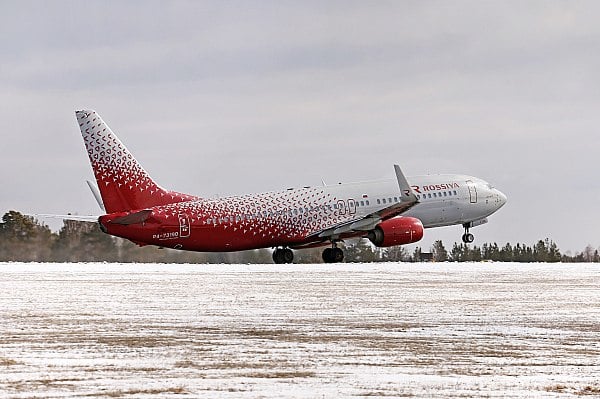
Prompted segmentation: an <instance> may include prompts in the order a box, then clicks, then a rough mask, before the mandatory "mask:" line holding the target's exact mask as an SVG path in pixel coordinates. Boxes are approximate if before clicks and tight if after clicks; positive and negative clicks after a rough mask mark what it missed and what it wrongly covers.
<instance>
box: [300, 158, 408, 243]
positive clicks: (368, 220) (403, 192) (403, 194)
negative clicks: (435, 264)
mask: <svg viewBox="0 0 600 399" xmlns="http://www.w3.org/2000/svg"><path fill="white" fill-rule="evenodd" d="M394 170H395V172H396V179H397V180H398V187H399V188H400V202H397V203H395V204H392V205H390V206H387V207H383V208H381V209H379V210H377V211H375V212H373V213H371V214H369V215H366V216H361V217H358V218H356V219H352V220H348V221H345V222H342V223H339V224H337V225H334V226H331V227H328V228H327V229H324V230H321V231H318V232H316V233H313V234H311V235H310V236H309V237H308V238H311V237H319V238H328V237H332V236H338V235H340V234H344V233H349V232H353V231H369V230H373V229H374V228H375V226H377V224H379V223H380V222H382V221H383V220H386V219H390V218H393V217H395V216H398V215H401V214H402V213H404V212H406V211H408V210H409V209H410V208H412V207H413V206H415V205H416V204H418V203H419V200H418V199H417V196H416V195H415V193H414V192H413V191H412V189H411V187H410V185H409V184H408V181H407V180H406V177H405V176H404V174H403V173H402V170H401V169H400V167H399V166H398V165H394Z"/></svg>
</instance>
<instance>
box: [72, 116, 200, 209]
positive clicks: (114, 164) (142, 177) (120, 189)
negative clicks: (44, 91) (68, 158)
mask: <svg viewBox="0 0 600 399" xmlns="http://www.w3.org/2000/svg"><path fill="white" fill-rule="evenodd" d="M75 115H76V116H77V123H78V124H79V128H80V130H81V134H82V135H83V141H84V143H85V147H86V149H87V153H88V156H89V158H90V163H91V165H92V169H93V171H94V175H95V176H96V181H97V183H98V189H99V190H100V195H101V196H102V203H103V204H104V207H105V208H106V212H108V213H113V212H124V211H130V210H134V209H146V208H150V207H153V206H158V205H167V204H171V203H176V202H183V201H190V200H193V199H196V198H197V197H194V196H191V195H187V194H181V193H177V192H173V191H168V190H165V189H164V188H162V187H160V186H159V185H158V184H157V183H156V182H155V181H154V180H152V178H151V177H150V175H149V174H148V173H147V172H146V171H145V170H144V168H142V166H141V165H140V164H139V163H138V162H137V161H136V159H135V158H134V157H133V155H131V153H130V152H129V150H128V149H127V148H126V147H125V146H124V145H123V143H121V141H120V140H119V139H118V138H117V136H116V135H115V134H114V133H113V132H112V130H111V129H110V128H109V127H108V125H107V124H106V123H104V121H103V120H102V118H100V115H98V114H97V113H96V112H95V111H93V110H82V111H76V112H75Z"/></svg>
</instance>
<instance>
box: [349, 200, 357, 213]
mask: <svg viewBox="0 0 600 399" xmlns="http://www.w3.org/2000/svg"><path fill="white" fill-rule="evenodd" d="M348 213H349V214H350V215H354V214H355V213H356V201H354V200H353V199H352V198H350V199H348Z"/></svg>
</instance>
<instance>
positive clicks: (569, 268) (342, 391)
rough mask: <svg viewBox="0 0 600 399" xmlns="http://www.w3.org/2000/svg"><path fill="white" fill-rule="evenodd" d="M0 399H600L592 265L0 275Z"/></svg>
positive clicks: (599, 306) (599, 321)
mask: <svg viewBox="0 0 600 399" xmlns="http://www.w3.org/2000/svg"><path fill="white" fill-rule="evenodd" d="M0 307H1V308H0V396H2V397H15V398H29V397H96V396H105V397H161V398H162V397H186V396H187V397H201V398H256V397H260V398H282V397H302V398H330V397H363V396H366V397H407V396H408V397H447V398H450V397H463V398H464V397H467V398H470V397H478V398H479V397H557V398H566V397H581V395H600V265H591V264H577V265H570V264H533V265H527V264H511V263H479V264H449V263H442V264H342V265H285V266H284V265H279V266H275V265H251V266H245V265H141V264H133V265H132V264H16V263H11V264H6V263H0Z"/></svg>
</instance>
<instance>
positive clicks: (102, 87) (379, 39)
mask: <svg viewBox="0 0 600 399" xmlns="http://www.w3.org/2000/svg"><path fill="white" fill-rule="evenodd" d="M323 3H324V2H281V1H274V2H247V1H244V2H174V1H173V2H164V1H156V2H150V1H143V2H141V1H140V2H136V1H128V2H117V1H114V2H110V1H96V2H95V1H89V2H80V1H72V2H65V1H56V2H43V1H40V2H26V1H13V2H11V1H4V2H2V12H1V13H0V49H1V53H0V88H1V90H0V131H1V132H2V145H1V146H0V186H1V187H2V189H1V195H0V212H1V213H4V212H6V211H7V210H9V209H17V210H20V211H23V212H42V213H64V212H76V213H80V214H97V213H99V211H98V208H97V205H96V203H95V201H94V199H93V197H92V195H91V193H90V192H89V191H88V188H87V186H86V184H85V180H86V179H90V178H92V172H91V168H90V166H89V163H88V160H87V156H86V153H85V150H84V146H83V142H82V139H81V136H80V132H79V129H78V126H77V123H76V121H75V115H74V110H75V109H82V108H92V109H95V110H96V111H98V112H99V114H100V115H101V116H102V117H103V119H104V120H105V121H106V122H107V123H108V124H109V125H110V126H111V127H112V129H113V130H114V131H115V132H116V133H117V135H119V137H120V138H121V140H122V141H123V142H124V143H125V144H126V145H127V146H128V147H129V149H130V150H131V151H132V152H133V154H134V155H135V156H136V158H137V159H138V160H139V161H140V163H141V164H142V165H143V166H144V167H145V169H146V170H147V171H148V172H149V173H150V174H151V175H152V176H153V177H154V178H155V179H156V180H157V181H158V182H159V183H160V184H161V185H163V186H165V187H167V188H171V189H175V190H178V191H183V192H189V193H191V194H197V195H203V196H214V195H230V194H242V193H251V192H262V191H270V190H278V189H283V188H287V187H291V186H300V185H317V184H320V181H321V178H322V179H324V180H325V181H326V182H329V183H335V182H338V181H357V180H368V179H372V178H380V177H385V176H389V177H392V176H393V166H392V165H393V164H394V163H399V164H400V165H401V166H402V168H403V169H404V171H405V173H406V174H407V175H408V176H410V175H417V174H427V173H465V174H470V175H473V176H477V177H480V178H482V179H485V180H487V181H489V182H491V183H492V184H494V185H495V186H497V187H498V188H499V189H500V190H502V191H503V192H504V193H506V194H507V195H508V198H509V202H508V204H507V205H506V206H505V207H504V208H503V209H501V210H500V211H499V212H498V213H497V214H495V215H492V217H490V223H488V224H487V225H484V226H481V227H478V228H475V229H473V233H474V234H475V237H476V243H479V244H481V243H482V242H484V241H497V242H499V243H505V242H507V241H510V242H517V241H519V242H525V243H528V244H531V243H533V242H534V241H535V240H537V239H540V238H545V237H549V238H551V239H553V240H555V241H556V242H557V244H558V245H559V247H560V248H561V250H563V251H566V250H571V251H580V250H582V249H583V248H584V247H585V245H587V244H591V245H593V246H594V247H598V246H600V234H599V232H600V231H599V230H600V228H599V227H598V226H599V224H600V213H599V211H598V204H599V203H600V184H599V183H598V182H599V180H598V177H597V173H598V164H599V162H598V155H597V154H598V149H599V148H600V138H599V137H600V135H599V134H598V131H597V130H598V126H600V51H599V50H600V25H599V24H598V18H599V17H600V3H598V2H595V1H589V2H586V1H579V2H566V1H565V2H552V1H540V2H531V1H530V2H522V1H514V2H510V1H502V2H483V1H472V2H460V1H453V2H450V1H439V2H438V1H431V2H425V1H414V2H413V1H405V2H402V1H390V2H384V1H379V2H366V1H357V2H350V1H343V2H327V3H325V4H323ZM461 234H462V228H461V227H447V228H442V229H432V230H427V231H426V233H425V239H424V241H423V242H422V245H423V246H425V247H428V246H429V245H430V243H431V242H432V241H433V240H435V239H443V240H444V241H445V242H446V244H447V245H449V244H451V243H452V242H454V241H455V240H459V239H460V235H461Z"/></svg>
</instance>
